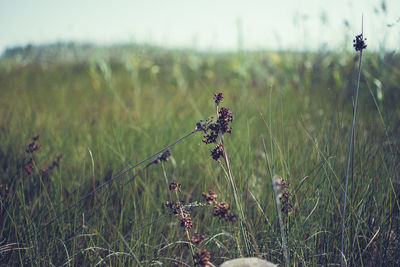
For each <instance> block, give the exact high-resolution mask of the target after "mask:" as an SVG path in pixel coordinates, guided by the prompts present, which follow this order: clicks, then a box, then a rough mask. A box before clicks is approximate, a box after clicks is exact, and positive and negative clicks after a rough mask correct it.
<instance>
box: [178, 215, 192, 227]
mask: <svg viewBox="0 0 400 267" xmlns="http://www.w3.org/2000/svg"><path fill="white" fill-rule="evenodd" d="M181 226H182V227H185V228H186V229H190V228H192V227H193V223H192V218H191V217H190V214H189V213H186V212H183V213H182V217H181Z"/></svg>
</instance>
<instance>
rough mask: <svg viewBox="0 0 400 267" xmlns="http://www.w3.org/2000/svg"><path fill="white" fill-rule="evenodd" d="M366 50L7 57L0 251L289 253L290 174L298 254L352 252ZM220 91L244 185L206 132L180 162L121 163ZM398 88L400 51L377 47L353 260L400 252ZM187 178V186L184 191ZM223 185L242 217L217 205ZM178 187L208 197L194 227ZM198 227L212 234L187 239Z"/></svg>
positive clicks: (29, 256) (68, 258) (106, 257)
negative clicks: (177, 204)
mask: <svg viewBox="0 0 400 267" xmlns="http://www.w3.org/2000/svg"><path fill="white" fill-rule="evenodd" d="M357 58H358V54H357V53H356V52H354V53H352V52H348V51H347V52H346V51H341V52H315V53H294V52H262V51H260V52H238V53H220V54H212V53H198V52H193V51H183V50H182V51H173V50H164V49H161V48H149V47H137V48H135V49H134V50H133V52H132V53H126V54H124V56H123V57H118V58H117V57H115V58H114V57H104V56H103V57H102V56H98V57H96V56H93V57H91V58H89V59H87V60H83V61H80V62H73V61H72V62H70V61H65V62H63V61H62V60H57V61H53V62H52V61H51V60H47V61H37V60H25V61H24V60H17V59H15V58H7V57H3V58H2V59H0V142H1V145H0V184H1V187H0V192H1V199H0V200H1V207H0V214H1V216H0V222H1V228H0V229H1V230H0V231H1V232H0V264H2V265H32V266H50V265H51V266H52V265H55V266H88V265H95V264H99V265H107V266H151V265H154V266H159V265H165V266H174V265H178V266H193V265H194V264H195V259H194V258H193V253H194V254H195V253H196V252H198V251H200V250H201V249H206V250H207V251H209V252H210V255H211V259H210V261H211V262H212V264H214V265H215V266H218V265H219V264H221V263H222V262H223V261H225V260H227V259H231V258H235V257H240V256H258V257H262V258H264V259H267V260H269V261H272V262H274V263H277V264H280V265H284V264H285V259H284V256H283V251H282V239H281V232H280V231H281V229H280V226H279V223H278V216H277V209H276V206H275V201H274V193H273V190H272V186H271V175H273V174H277V175H279V176H281V177H283V178H284V180H285V181H286V182H287V183H288V189H287V190H288V192H289V198H288V202H289V205H290V206H291V207H292V209H293V212H292V213H291V214H290V215H288V216H285V215H284V216H283V223H284V229H283V231H284V233H285V235H286V239H287V246H288V252H289V258H290V265H293V266H294V265H296V266H318V265H323V266H327V265H338V264H339V263H340V238H341V220H342V215H341V213H342V205H343V204H342V203H343V191H344V184H345V170H346V160H347V149H348V146H349V134H350V129H351V119H352V104H353V101H354V88H355V84H356V74H357V73H356V72H357V64H358V61H357ZM217 92H222V93H223V95H224V101H223V102H222V103H221V104H220V106H224V107H229V108H230V109H231V111H232V113H233V116H234V121H233V122H232V123H231V125H232V127H233V130H232V133H231V134H225V135H224V145H225V147H226V149H227V156H228V157H229V161H230V163H231V172H232V176H233V178H234V184H235V186H236V189H237V196H238V199H237V200H235V198H234V194H233V193H232V190H231V189H232V186H231V185H232V183H231V181H230V180H229V175H227V174H226V173H225V171H227V170H226V165H224V164H222V163H221V164H219V163H218V162H217V161H215V160H213V159H212V157H211V154H210V150H211V149H212V148H213V147H214V146H215V145H212V144H209V145H206V144H204V143H203V142H202V139H203V136H204V133H202V132H196V133H193V134H191V135H190V136H189V137H187V138H185V139H183V140H182V141H181V142H180V143H178V144H177V145H176V146H174V147H172V148H171V149H170V150H171V154H172V155H171V157H170V158H169V160H168V161H166V162H164V161H162V162H161V163H159V164H151V165H149V166H148V167H146V163H144V164H141V165H139V166H138V167H136V168H133V169H130V170H129V171H127V172H126V173H124V174H123V175H119V173H120V172H121V171H122V170H125V169H127V168H129V167H130V166H133V165H135V164H136V163H138V162H140V161H142V160H143V159H145V158H147V157H148V156H151V155H152V154H154V153H156V152H158V151H160V150H161V149H163V148H164V147H166V146H167V145H169V144H172V143H174V142H175V141H176V140H178V139H179V138H181V137H183V136H185V135H186V134H188V133H191V132H192V131H193V130H194V129H195V126H196V123H197V122H199V121H200V120H205V119H207V118H208V117H210V116H215V103H214V100H213V95H214V93H217ZM398 103H400V56H399V55H398V54H393V53H372V52H371V53H369V51H368V50H366V51H365V54H364V58H363V69H362V73H361V83H360V95H359V100H358V113H357V120H356V128H355V133H354V143H353V151H352V161H351V165H350V177H349V185H348V195H347V196H348V198H347V208H346V218H345V225H346V228H345V248H346V251H345V256H346V261H347V263H348V264H350V265H352V266H376V265H377V264H379V265H383V264H386V265H388V266H394V265H396V264H397V265H398V264H400V255H399V251H400V223H399V220H400V215H399V207H400V206H399V201H400V200H399V197H400V186H399V179H400V177H399V175H400V170H399V168H400V165H399V158H400V157H399V156H400V109H399V104H398ZM37 135H39V138H38V139H37V140H36V141H34V143H33V144H32V145H31V146H30V147H29V143H31V142H33V140H32V138H33V137H34V136H37ZM263 140H264V141H265V150H264V145H263ZM37 144H40V145H41V147H37V150H35V149H36V148H35V145H37ZM27 146H28V147H27ZM27 148H28V151H29V149H30V152H27V151H26V150H27ZM39 148H40V149H39ZM59 155H61V157H62V158H61V157H58V156H59ZM53 162H54V163H53ZM46 167H47V169H46ZM49 167H50V168H49ZM144 167H146V168H144ZM110 181H112V182H110ZM172 181H176V182H177V183H179V184H181V189H182V192H181V193H177V194H175V193H173V192H170V191H169V189H168V187H169V186H168V185H169V184H170V183H171V182H172ZM103 183H105V185H104V186H103V187H99V186H100V185H102V184H103ZM95 188H97V189H96V190H95V192H93V190H94V189H95ZM209 189H212V190H213V191H215V192H216V193H217V194H218V201H221V202H226V203H229V204H230V205H231V206H232V214H237V215H239V221H238V222H229V221H227V220H223V219H221V218H218V217H216V216H214V211H213V208H212V207H210V206H207V205H205V206H203V204H204V203H205V202H206V201H205V200H204V198H203V197H202V193H203V192H208V190H209ZM91 192H92V193H91ZM84 197H85V199H83V198H84ZM177 197H179V199H180V200H181V201H185V203H186V204H188V203H196V201H197V203H200V204H201V205H200V204H199V205H198V206H195V207H192V208H191V210H190V216H191V219H192V222H193V227H192V228H191V229H189V230H188V231H187V232H186V231H185V229H184V227H181V225H180V220H181V218H180V217H179V216H175V215H173V214H172V215H171V211H170V209H169V208H168V207H166V205H165V203H166V201H175V200H176V199H177ZM80 199H83V200H81V201H79V200H80ZM238 204H239V207H238ZM241 211H242V215H241V214H240V212H241ZM195 232H198V233H201V234H203V235H204V236H205V240H204V241H202V242H201V243H200V245H195V244H193V243H191V242H189V241H188V235H189V236H193V235H194V233H195Z"/></svg>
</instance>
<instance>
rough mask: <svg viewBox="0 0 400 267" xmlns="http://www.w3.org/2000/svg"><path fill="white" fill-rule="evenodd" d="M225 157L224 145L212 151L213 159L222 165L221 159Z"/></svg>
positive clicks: (220, 144)
mask: <svg viewBox="0 0 400 267" xmlns="http://www.w3.org/2000/svg"><path fill="white" fill-rule="evenodd" d="M223 156H224V145H223V144H222V143H219V144H218V145H216V146H215V147H214V148H213V149H211V157H212V158H213V159H214V160H216V161H217V162H219V163H221V160H220V157H223Z"/></svg>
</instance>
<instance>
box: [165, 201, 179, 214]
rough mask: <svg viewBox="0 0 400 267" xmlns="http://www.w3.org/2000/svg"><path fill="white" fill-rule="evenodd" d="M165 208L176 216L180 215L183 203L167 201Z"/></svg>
mask: <svg viewBox="0 0 400 267" xmlns="http://www.w3.org/2000/svg"><path fill="white" fill-rule="evenodd" d="M165 206H166V207H168V208H169V209H170V210H171V211H172V212H173V213H174V214H175V215H178V214H179V213H180V210H181V208H182V206H183V205H182V203H181V202H171V201H166V202H165Z"/></svg>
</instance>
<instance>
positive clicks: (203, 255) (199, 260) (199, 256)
mask: <svg viewBox="0 0 400 267" xmlns="http://www.w3.org/2000/svg"><path fill="white" fill-rule="evenodd" d="M194 258H195V260H196V265H200V266H205V267H209V266H211V263H210V259H211V254H210V252H208V251H207V250H206V249H203V250H201V251H200V252H197V253H196V254H195V255H194Z"/></svg>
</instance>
